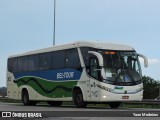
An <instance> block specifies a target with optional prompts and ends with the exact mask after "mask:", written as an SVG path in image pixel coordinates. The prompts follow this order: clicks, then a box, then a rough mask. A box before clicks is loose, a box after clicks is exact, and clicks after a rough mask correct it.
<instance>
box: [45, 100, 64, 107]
mask: <svg viewBox="0 0 160 120" xmlns="http://www.w3.org/2000/svg"><path fill="white" fill-rule="evenodd" d="M47 103H48V104H50V105H51V106H61V105H62V101H48V102H47Z"/></svg>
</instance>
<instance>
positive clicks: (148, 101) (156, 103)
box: [123, 99, 160, 108]
mask: <svg viewBox="0 0 160 120" xmlns="http://www.w3.org/2000/svg"><path fill="white" fill-rule="evenodd" d="M123 103H124V104H140V105H142V106H145V105H152V108H155V107H156V106H159V107H160V100H154V99H143V100H142V101H137V102H128V101H126V102H123Z"/></svg>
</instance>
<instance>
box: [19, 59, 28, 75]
mask: <svg viewBox="0 0 160 120" xmlns="http://www.w3.org/2000/svg"><path fill="white" fill-rule="evenodd" d="M23 71H27V56H24V57H18V72H23Z"/></svg>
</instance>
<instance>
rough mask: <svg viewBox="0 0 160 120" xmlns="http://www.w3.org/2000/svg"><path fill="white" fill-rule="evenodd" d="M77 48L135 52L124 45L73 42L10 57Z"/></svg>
mask: <svg viewBox="0 0 160 120" xmlns="http://www.w3.org/2000/svg"><path fill="white" fill-rule="evenodd" d="M76 47H92V48H97V49H107V50H121V51H134V48H133V47H131V46H128V45H124V44H117V43H105V42H98V41H97V42H86V41H77V42H73V43H69V44H63V45H56V46H53V47H48V48H44V49H39V50H34V51H29V52H26V53H22V54H17V55H11V56H10V57H17V56H24V55H31V54H38V53H43V52H50V51H57V50H64V49H70V48H76Z"/></svg>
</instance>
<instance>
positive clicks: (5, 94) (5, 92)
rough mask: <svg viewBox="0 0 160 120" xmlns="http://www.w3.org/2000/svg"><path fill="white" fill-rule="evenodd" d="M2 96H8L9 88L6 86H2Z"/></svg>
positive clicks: (0, 93) (0, 89)
mask: <svg viewBox="0 0 160 120" xmlns="http://www.w3.org/2000/svg"><path fill="white" fill-rule="evenodd" d="M0 96H3V97H5V96H7V88H6V87H0Z"/></svg>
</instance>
